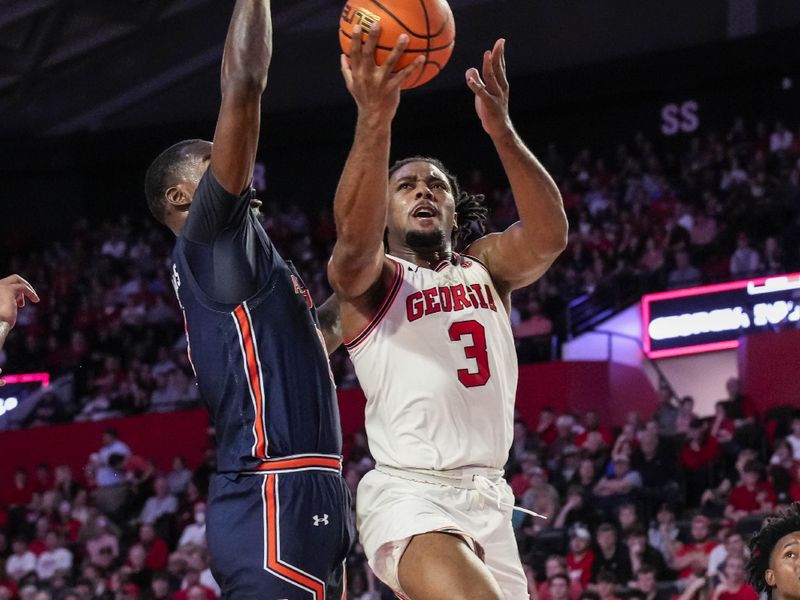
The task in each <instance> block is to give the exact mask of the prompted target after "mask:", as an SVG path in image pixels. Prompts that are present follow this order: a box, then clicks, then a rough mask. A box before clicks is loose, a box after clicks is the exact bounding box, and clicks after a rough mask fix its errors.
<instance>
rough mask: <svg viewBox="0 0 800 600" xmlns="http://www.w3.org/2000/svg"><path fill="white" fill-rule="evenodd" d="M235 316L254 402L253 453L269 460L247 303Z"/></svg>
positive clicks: (257, 367)
mask: <svg viewBox="0 0 800 600" xmlns="http://www.w3.org/2000/svg"><path fill="white" fill-rule="evenodd" d="M233 316H234V320H235V321H236V324H237V328H238V330H239V341H240V342H241V346H242V357H243V359H244V368H245V372H246V374H247V385H248V387H249V388H250V397H251V398H252V400H253V410H254V412H255V419H254V422H253V434H254V437H255V443H254V444H253V449H252V452H253V456H255V458H261V459H265V458H267V431H266V429H267V428H266V414H265V413H266V410H265V406H264V404H265V402H264V386H263V381H262V377H261V364H260V361H259V358H258V348H257V347H256V343H255V339H254V338H253V328H252V323H251V322H250V315H249V312H248V310H247V303H244V304H240V305H239V306H237V307H236V309H235V310H234V311H233Z"/></svg>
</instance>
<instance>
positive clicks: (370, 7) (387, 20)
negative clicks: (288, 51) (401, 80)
mask: <svg viewBox="0 0 800 600" xmlns="http://www.w3.org/2000/svg"><path fill="white" fill-rule="evenodd" d="M375 23H380V25H381V37H380V40H379V41H378V49H377V50H376V55H375V60H376V62H377V63H378V64H379V65H380V64H383V62H384V61H385V60H386V58H387V57H388V56H389V53H390V52H391V51H392V48H393V47H394V45H395V43H396V42H397V38H398V37H400V34H403V33H405V34H406V35H408V37H409V43H408V47H407V48H406V50H405V52H404V53H403V56H402V57H400V60H399V61H398V62H397V66H396V67H395V71H399V70H400V69H402V68H403V67H406V66H408V65H409V64H411V63H412V62H413V60H414V59H415V58H416V57H417V56H419V55H420V54H423V55H424V56H425V66H424V67H422V68H421V69H420V70H419V72H418V73H417V74H415V75H412V76H411V78H409V80H408V81H407V82H406V83H405V84H404V85H403V88H404V89H409V88H414V87H418V86H420V85H422V84H423V83H427V82H428V81H430V80H431V79H433V78H434V77H436V76H437V75H438V74H439V71H441V70H442V69H443V68H444V66H445V65H446V64H447V61H448V60H450V56H451V55H452V54H453V47H454V45H455V41H456V25H455V22H454V20H453V12H452V11H451V10H450V6H449V5H448V4H447V2H446V1H445V0H348V2H347V4H345V7H344V10H343V11H342V18H341V19H339V41H340V42H341V44H342V50H343V51H344V53H345V54H348V53H349V52H350V39H351V37H352V34H353V27H355V26H356V25H361V27H362V29H364V30H369V28H370V27H371V26H372V25H374V24H375ZM362 35H364V34H362ZM364 39H365V40H366V35H364Z"/></svg>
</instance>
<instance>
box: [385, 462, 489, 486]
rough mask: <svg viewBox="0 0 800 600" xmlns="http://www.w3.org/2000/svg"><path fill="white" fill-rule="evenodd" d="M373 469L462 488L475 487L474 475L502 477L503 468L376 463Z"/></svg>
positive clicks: (408, 478)
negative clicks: (408, 466) (406, 466)
mask: <svg viewBox="0 0 800 600" xmlns="http://www.w3.org/2000/svg"><path fill="white" fill-rule="evenodd" d="M375 469H376V470H377V471H380V472H381V473H384V474H386V475H389V476H391V477H399V478H400V479H407V480H408V481H417V482H420V483H430V484H433V485H445V486H451V487H455V488H459V489H464V490H474V489H476V487H477V486H476V483H475V477H476V476H478V477H482V478H485V479H488V480H490V481H500V480H502V479H503V469H493V468H491V467H464V468H462V469H448V470H443V471H436V470H433V469H399V468H397V467H390V466H388V465H377V466H376V467H375Z"/></svg>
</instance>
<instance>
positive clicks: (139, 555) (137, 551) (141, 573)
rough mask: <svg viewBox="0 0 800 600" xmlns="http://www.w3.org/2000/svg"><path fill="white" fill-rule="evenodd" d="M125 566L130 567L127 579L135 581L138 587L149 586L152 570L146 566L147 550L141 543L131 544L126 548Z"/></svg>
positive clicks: (144, 587) (145, 587)
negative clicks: (126, 560)
mask: <svg viewBox="0 0 800 600" xmlns="http://www.w3.org/2000/svg"><path fill="white" fill-rule="evenodd" d="M126 566H128V567H130V573H129V574H128V579H129V581H131V582H132V583H135V584H136V586H137V587H139V588H140V589H143V590H144V589H147V588H149V587H150V582H151V580H152V578H153V571H152V569H149V568H148V567H147V550H145V548H144V546H142V545H141V544H133V545H132V546H131V547H130V548H129V549H128V562H127V564H126Z"/></svg>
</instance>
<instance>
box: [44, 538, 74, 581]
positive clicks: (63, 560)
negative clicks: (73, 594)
mask: <svg viewBox="0 0 800 600" xmlns="http://www.w3.org/2000/svg"><path fill="white" fill-rule="evenodd" d="M46 541H47V550H45V551H44V552H42V553H41V554H40V555H39V556H38V558H37V559H36V575H37V576H38V577H39V579H40V580H41V581H47V580H49V579H50V578H52V577H53V576H54V575H55V574H56V573H62V574H63V573H67V572H69V570H70V569H72V552H70V551H69V550H68V549H67V548H65V547H64V540H63V538H61V536H59V534H58V533H56V532H55V531H48V532H47V537H46Z"/></svg>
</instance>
